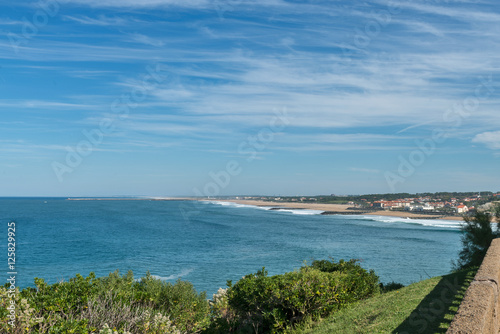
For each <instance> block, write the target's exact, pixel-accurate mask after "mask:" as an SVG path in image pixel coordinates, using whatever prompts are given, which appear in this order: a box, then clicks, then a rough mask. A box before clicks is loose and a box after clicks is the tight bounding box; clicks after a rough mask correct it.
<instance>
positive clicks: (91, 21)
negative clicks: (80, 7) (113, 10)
mask: <svg viewBox="0 0 500 334" xmlns="http://www.w3.org/2000/svg"><path fill="white" fill-rule="evenodd" d="M63 19H66V20H70V21H74V22H78V23H81V24H86V25H97V26H118V25H126V24H130V23H131V21H130V20H127V19H123V18H121V17H107V16H105V15H99V16H98V17H97V18H91V17H88V16H85V15H81V16H70V15H65V16H63Z"/></svg>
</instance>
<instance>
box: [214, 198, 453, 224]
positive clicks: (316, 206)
mask: <svg viewBox="0 0 500 334" xmlns="http://www.w3.org/2000/svg"><path fill="white" fill-rule="evenodd" d="M222 202H233V203H238V204H247V205H255V206H270V207H283V208H294V209H309V210H321V211H333V212H335V213H338V214H342V212H345V213H346V214H354V213H355V212H356V210H348V209H347V208H348V207H350V205H347V204H323V203H299V202H266V201H257V200H223V201H222ZM360 214H362V215H373V216H390V217H402V218H411V219H445V220H463V219H462V217H460V216H432V215H422V214H418V213H412V212H405V211H386V210H379V211H370V212H365V211H362V210H360Z"/></svg>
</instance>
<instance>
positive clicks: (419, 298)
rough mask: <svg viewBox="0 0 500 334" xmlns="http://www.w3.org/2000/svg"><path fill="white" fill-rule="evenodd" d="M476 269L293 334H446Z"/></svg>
mask: <svg viewBox="0 0 500 334" xmlns="http://www.w3.org/2000/svg"><path fill="white" fill-rule="evenodd" d="M476 270H477V269H474V270H466V271H461V272H458V273H454V274H449V275H446V276H442V277H441V276H439V277H434V278H431V279H428V280H425V281H421V282H418V283H414V284H411V285H409V286H407V287H404V288H402V289H400V290H397V291H391V292H388V293H385V294H381V295H379V296H376V297H373V298H370V299H368V300H365V301H361V302H358V303H356V304H354V305H352V306H351V307H349V308H348V309H344V310H342V311H340V312H338V313H336V314H334V315H332V316H330V317H328V318H326V319H324V320H323V321H321V322H320V323H316V324H313V325H311V324H308V325H306V326H305V327H307V328H302V329H297V330H295V331H294V332H293V333H295V334H299V333H301V334H305V333H315V334H316V333H319V334H321V333H342V334H348V333H363V334H365V333H445V332H446V328H448V327H449V324H450V323H451V320H452V319H453V316H454V315H455V313H456V311H457V309H458V305H460V302H461V300H462V298H463V295H464V294H465V291H466V290H467V287H468V286H469V284H470V282H471V281H472V279H473V278H474V275H475V273H476Z"/></svg>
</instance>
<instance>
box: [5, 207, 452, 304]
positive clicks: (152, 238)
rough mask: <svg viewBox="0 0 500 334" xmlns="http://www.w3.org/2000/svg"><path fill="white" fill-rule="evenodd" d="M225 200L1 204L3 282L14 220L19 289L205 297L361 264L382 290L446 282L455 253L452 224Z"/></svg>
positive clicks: (6, 277)
mask: <svg viewBox="0 0 500 334" xmlns="http://www.w3.org/2000/svg"><path fill="white" fill-rule="evenodd" d="M320 213H321V211H315V210H292V209H283V210H268V209H265V208H259V207H255V206H248V205H241V204H234V203H228V202H209V201H206V202H191V201H157V200H77V201H73V200H66V199H62V198H2V199H0V221H1V222H2V224H1V226H2V228H1V231H0V240H1V242H0V248H1V249H0V251H1V252H2V254H4V255H3V256H2V257H1V261H2V264H1V265H0V268H3V273H2V275H3V276H4V282H3V283H2V284H4V283H6V282H7V281H6V280H7V279H8V278H9V276H8V272H10V271H11V270H9V268H8V257H7V253H8V252H7V243H8V242H7V240H8V226H7V224H8V223H10V222H15V227H16V230H15V256H16V262H15V271H16V273H17V274H16V284H17V285H18V286H20V287H21V288H23V287H27V286H34V283H33V280H34V278H35V277H40V278H44V279H45V280H46V281H47V282H49V283H55V282H57V281H60V280H68V279H69V278H70V277H73V276H74V275H75V274H77V273H80V274H82V275H84V276H86V275H88V274H89V273H90V272H91V271H93V272H95V273H96V275H97V276H104V275H107V274H109V273H110V272H113V271H115V270H117V269H118V270H119V271H120V272H121V273H123V274H125V273H126V272H127V271H128V270H132V271H133V272H134V275H135V277H136V278H140V277H142V276H144V275H145V274H146V272H147V271H150V273H151V274H152V275H155V276H156V277H158V278H160V279H162V280H165V281H168V282H172V283H173V282H175V281H176V280H177V279H179V278H180V279H182V280H187V281H190V282H191V283H193V284H194V286H195V288H196V289H197V290H198V291H207V293H208V296H209V297H211V295H212V294H213V293H215V292H216V291H217V290H218V288H219V287H225V286H226V281H227V280H232V281H233V282H235V281H237V280H238V279H240V278H241V277H242V276H244V275H246V274H249V273H253V272H256V271H257V270H259V269H261V268H262V267H266V269H267V270H268V272H269V274H270V275H274V274H281V273H284V272H287V271H292V270H294V269H298V268H300V267H301V266H302V265H303V264H304V262H306V263H310V262H312V260H315V259H318V260H319V259H328V258H334V259H335V260H336V261H337V260H339V259H346V260H347V259H352V258H354V259H359V260H360V263H361V265H362V266H363V267H364V268H366V269H374V270H375V272H376V274H377V275H379V276H380V280H381V281H382V282H391V281H395V282H399V283H403V284H405V285H406V284H410V283H412V282H417V281H420V280H422V279H426V278H429V277H432V276H437V275H443V274H447V273H449V272H450V270H451V261H452V260H453V259H456V258H457V256H458V252H459V250H460V248H461V243H460V223H459V222H458V221H441V220H414V219H404V218H394V217H382V216H347V215H345V216H342V215H321V214H320Z"/></svg>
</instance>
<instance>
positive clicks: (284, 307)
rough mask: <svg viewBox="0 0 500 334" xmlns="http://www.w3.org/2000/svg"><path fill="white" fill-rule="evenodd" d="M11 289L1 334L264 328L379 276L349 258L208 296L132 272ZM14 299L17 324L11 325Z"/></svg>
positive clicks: (295, 320)
mask: <svg viewBox="0 0 500 334" xmlns="http://www.w3.org/2000/svg"><path fill="white" fill-rule="evenodd" d="M35 284H36V288H26V289H24V290H22V291H20V292H19V291H18V290H16V293H15V294H11V293H9V290H10V286H9V285H8V284H6V285H5V286H4V287H1V288H0V296H1V301H0V332H2V333H13V334H17V333H50V334H56V333H78V334H83V333H106V334H118V333H141V334H142V333H155V334H156V333H175V334H177V333H179V334H180V333H246V332H252V333H269V332H282V331H283V330H286V329H290V328H292V327H293V326H294V325H296V324H299V323H301V322H302V321H303V320H304V319H319V318H320V317H324V316H328V315H330V314H332V313H334V312H336V311H338V310H340V309H342V308H344V307H346V306H347V305H349V304H350V303H353V302H356V301H359V300H361V299H365V298H368V297H370V296H372V295H375V294H378V293H379V283H378V277H377V276H376V275H375V274H374V272H373V271H370V272H368V271H366V270H364V269H363V268H361V266H360V265H359V264H357V263H356V261H355V260H351V261H347V262H346V261H342V260H341V261H340V262H339V263H335V262H334V261H333V260H332V261H326V260H325V261H314V262H313V263H312V265H311V266H307V265H306V266H304V267H302V268H301V269H300V270H297V271H294V272H289V273H285V274H283V275H276V276H268V275H267V272H266V271H265V269H262V270H261V271H259V272H257V273H255V274H250V275H246V276H245V277H244V278H242V279H241V280H240V281H238V282H237V283H235V284H234V285H232V284H231V283H229V282H228V285H229V288H228V289H226V290H224V289H221V290H219V293H218V294H216V295H215V296H214V298H213V300H212V301H208V300H207V299H206V295H205V293H201V294H198V293H197V292H196V291H195V289H194V288H193V286H192V284H191V283H189V282H184V281H180V280H179V281H177V283H175V284H170V283H165V282H162V281H161V280H158V279H155V278H153V277H152V276H151V275H149V274H148V275H147V276H146V277H143V278H142V279H140V280H135V279H134V277H133V274H132V272H129V273H128V274H127V275H123V276H120V275H119V273H118V272H114V273H111V274H110V275H109V276H107V277H102V278H96V277H95V275H94V274H93V273H91V274H90V275H89V276H88V277H86V278H85V277H83V276H81V275H76V277H74V278H71V279H70V280H69V281H68V282H60V283H55V284H52V285H48V284H47V283H45V281H44V280H43V279H39V278H36V279H35ZM11 300H14V301H15V306H16V312H15V314H16V317H15V327H14V328H12V327H11V325H10V324H9V322H10V319H9V315H10V310H9V307H10V305H11Z"/></svg>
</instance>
